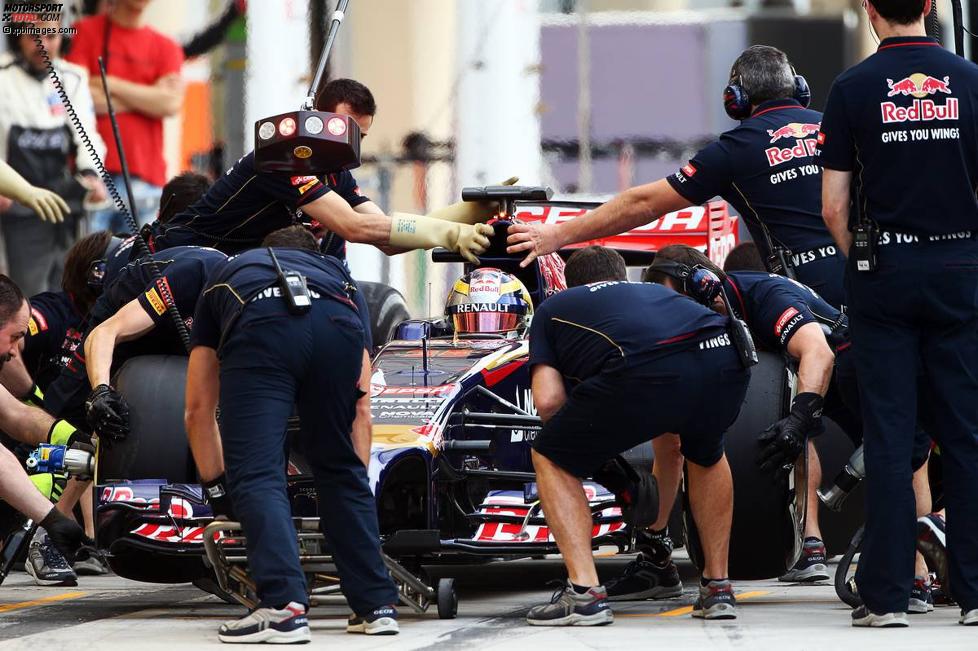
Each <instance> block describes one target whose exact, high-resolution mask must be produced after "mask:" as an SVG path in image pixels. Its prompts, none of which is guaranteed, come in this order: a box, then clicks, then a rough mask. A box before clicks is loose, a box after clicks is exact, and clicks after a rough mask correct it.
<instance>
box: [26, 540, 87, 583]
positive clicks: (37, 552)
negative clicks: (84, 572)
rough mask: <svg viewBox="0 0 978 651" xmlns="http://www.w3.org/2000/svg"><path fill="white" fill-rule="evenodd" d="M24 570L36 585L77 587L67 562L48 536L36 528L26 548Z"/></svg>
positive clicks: (75, 579) (73, 574) (76, 578)
mask: <svg viewBox="0 0 978 651" xmlns="http://www.w3.org/2000/svg"><path fill="white" fill-rule="evenodd" d="M24 569H25V570H26V571H27V573H28V574H30V575H31V576H32V577H33V578H34V583H36V584H37V585H44V586H52V585H60V586H72V585H78V576H77V575H76V574H75V571H74V570H72V569H71V566H70V565H68V561H66V560H65V557H64V556H62V555H61V552H59V551H58V549H57V548H56V547H55V546H54V544H53V543H52V542H51V539H50V538H48V534H47V533H46V532H45V531H44V529H41V528H40V527H38V529H37V533H35V534H34V538H33V539H32V540H31V544H30V545H29V546H28V548H27V561H26V562H25V563H24Z"/></svg>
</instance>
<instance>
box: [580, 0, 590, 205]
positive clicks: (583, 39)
mask: <svg viewBox="0 0 978 651" xmlns="http://www.w3.org/2000/svg"><path fill="white" fill-rule="evenodd" d="M577 16H578V21H577V145H578V147H577V151H578V173H577V191H578V192H583V193H590V192H591V39H590V36H589V34H588V0H578V3H577Z"/></svg>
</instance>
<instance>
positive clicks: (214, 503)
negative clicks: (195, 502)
mask: <svg viewBox="0 0 978 651" xmlns="http://www.w3.org/2000/svg"><path fill="white" fill-rule="evenodd" d="M201 486H202V487H203V489H204V499H206V500H207V503H208V504H210V505H211V511H213V512H214V519H215V520H234V519H235V517H234V506H233V505H232V504H231V494H230V493H228V490H227V488H226V486H227V476H225V475H224V473H221V475H220V476H218V477H216V478H215V479H212V480H210V481H205V482H204V483H203V484H201Z"/></svg>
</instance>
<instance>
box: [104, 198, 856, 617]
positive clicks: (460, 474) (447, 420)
mask: <svg viewBox="0 0 978 651" xmlns="http://www.w3.org/2000/svg"><path fill="white" fill-rule="evenodd" d="M480 191H482V192H485V191H491V192H493V193H494V194H493V198H495V199H501V200H503V201H504V203H505V205H506V210H505V214H504V215H501V219H499V220H498V221H497V223H496V224H495V229H496V235H495V237H494V239H493V242H492V246H491V247H490V249H489V250H488V251H487V252H486V254H485V255H483V256H482V258H481V264H480V265H479V266H478V267H474V266H472V265H467V266H466V276H465V277H463V279H462V280H460V281H459V282H458V283H456V285H455V286H454V287H453V289H452V292H451V293H450V295H449V298H448V301H447V306H446V315H444V316H437V317H432V318H426V319H408V318H405V317H406V316H407V311H406V309H405V308H404V305H403V299H402V298H401V297H400V295H399V294H397V293H396V292H395V291H394V290H393V289H391V288H389V287H384V286H372V285H370V284H364V285H365V286H364V291H366V292H367V297H368V299H369V302H370V304H371V311H372V318H373V324H374V325H373V329H374V337H375V342H380V343H382V344H383V345H382V346H381V347H380V349H379V351H378V352H377V354H376V355H375V357H374V359H373V376H372V399H371V411H372V415H373V446H372V450H371V459H370V466H369V471H368V475H369V479H370V483H371V489H372V490H373V492H374V494H375V496H376V499H377V508H378V517H379V523H380V531H381V536H382V538H383V542H384V545H383V548H384V552H385V554H386V556H387V558H386V560H387V563H388V566H389V567H390V569H391V571H392V575H393V576H394V578H395V581H396V582H397V583H398V585H399V587H400V589H401V594H402V599H403V601H404V602H405V603H406V604H408V605H411V606H412V607H414V608H415V609H416V610H419V611H423V610H425V609H426V608H427V607H428V605H429V604H433V603H437V605H438V612H439V615H441V616H443V617H451V616H453V615H454V612H455V605H456V600H455V594H454V587H453V584H452V580H451V579H450V578H449V579H442V580H441V581H440V582H439V584H438V585H435V586H432V585H428V584H427V583H426V582H425V580H424V574H423V571H422V566H423V565H451V564H454V563H461V562H466V563H471V562H479V561H480V560H486V561H488V560H499V559H513V558H521V557H522V558H525V557H537V556H540V555H544V554H550V553H557V547H556V544H555V543H554V541H553V538H552V537H551V535H550V532H549V530H548V529H547V526H546V522H545V519H544V514H543V513H542V511H541V509H540V505H539V501H538V498H537V496H536V487H535V483H534V480H535V477H534V474H533V468H532V464H531V462H530V443H531V442H532V440H533V438H534V437H535V435H536V432H537V431H538V430H539V429H540V422H539V419H538V418H537V417H536V415H535V409H534V407H533V400H532V396H531V392H530V377H529V369H528V367H527V359H528V342H527V340H526V330H527V328H526V325H527V323H528V319H529V315H530V314H532V310H533V308H534V307H535V306H537V305H539V304H540V302H542V301H544V300H546V299H547V297H548V296H550V295H552V294H554V293H556V292H559V291H561V290H562V289H564V288H565V284H564V278H563V260H562V258H561V257H560V256H558V255H557V254H552V255H549V256H543V257H541V258H539V259H537V260H536V261H535V262H534V263H533V264H532V265H530V266H528V267H527V268H525V269H524V268H520V266H519V262H520V257H519V256H510V255H508V254H506V252H505V231H506V228H507V227H508V225H509V224H510V223H511V222H512V221H513V220H517V221H523V222H530V221H541V220H543V221H551V222H553V221H560V220H566V219H586V218H587V217H586V213H587V211H588V210H589V209H591V208H593V207H594V206H595V205H597V204H587V203H579V202H578V203H574V202H560V201H551V200H550V199H549V196H550V193H549V190H547V189H545V188H521V187H505V188H485V189H480ZM474 192H475V191H466V193H464V194H463V196H465V198H479V197H478V193H477V192H475V194H473V193H474ZM594 243H598V244H603V245H606V246H611V247H613V248H615V249H617V250H618V251H620V252H621V253H622V254H623V256H624V257H625V258H626V261H628V262H629V264H630V265H639V264H648V263H649V262H651V260H652V258H653V257H654V252H655V251H656V250H657V249H659V248H661V247H663V246H665V245H667V244H673V243H684V244H689V245H692V246H697V247H699V248H700V249H701V250H705V251H706V252H707V253H708V255H709V256H710V257H711V258H712V259H713V260H714V261H715V262H717V263H720V264H722V262H723V259H724V258H725V256H726V254H727V252H728V251H729V250H730V249H731V248H732V247H733V246H734V245H735V244H736V243H737V218H736V217H734V216H731V215H730V214H729V212H728V208H727V205H726V204H725V203H723V202H715V203H710V204H708V205H706V206H704V207H696V208H690V209H687V210H682V211H679V212H676V213H671V214H669V215H666V216H664V217H662V218H661V219H659V220H657V221H656V222H653V223H651V224H649V225H648V226H646V227H643V228H640V229H637V230H635V231H632V232H630V233H626V234H624V235H621V236H618V237H615V238H610V239H608V240H604V241H601V242H594ZM582 246H583V245H582ZM565 253H567V252H565ZM432 256H433V260H434V261H435V262H445V263H451V262H461V260H460V258H458V257H457V256H456V255H454V254H451V253H449V252H448V251H444V250H436V251H434V252H433V253H432ZM480 296H491V300H493V301H504V302H508V304H509V305H511V306H512V309H511V310H507V312H505V313H502V314H501V313H499V312H494V313H487V312H486V311H484V310H480V308H479V305H480ZM761 358H762V359H761V364H759V365H758V366H756V367H755V368H754V371H753V376H752V381H751V386H750V389H749V391H748V395H747V399H746V402H745V405H744V407H743V409H742V411H741V416H740V418H739V419H738V421H737V422H736V423H735V424H734V426H733V427H732V428H731V430H730V431H729V432H728V433H727V455H728V458H729V461H730V464H731V467H732V470H733V475H734V482H735V486H734V495H735V506H734V521H733V532H732V537H731V548H730V575H731V577H734V578H768V577H773V576H778V575H779V574H781V573H783V572H784V571H786V570H787V569H788V568H789V567H790V566H791V565H792V564H793V563H794V561H795V559H796V558H797V555H798V553H799V550H800V544H801V536H800V532H801V531H802V527H803V521H802V520H803V514H804V512H805V509H804V504H803V500H804V495H805V493H806V491H804V490H802V491H798V496H797V499H796V495H795V491H794V490H793V488H792V486H791V485H790V484H789V485H785V484H778V483H776V482H775V480H774V479H773V477H770V476H767V475H764V474H763V473H761V472H760V471H759V470H758V469H757V468H756V466H755V458H756V453H757V444H756V438H757V435H758V433H759V432H761V431H762V430H763V429H764V428H765V427H767V426H768V425H769V424H770V423H772V422H774V421H775V420H777V419H778V418H780V417H781V416H782V415H783V414H785V413H786V412H787V409H788V405H789V401H790V397H791V385H792V372H791V369H790V365H788V364H786V362H785V360H784V359H783V358H782V357H781V356H779V355H775V354H772V353H762V354H761ZM185 375H186V359H185V358H179V357H142V358H135V359H133V360H130V361H129V362H128V363H127V364H126V365H125V366H124V367H123V368H122V369H121V370H120V371H119V373H118V376H117V378H116V381H115V386H117V387H118V388H119V390H120V391H121V392H122V393H123V394H124V395H125V397H126V399H127V401H128V402H129V404H130V406H131V410H132V434H131V435H130V437H129V438H128V439H127V440H126V441H124V442H123V443H121V444H117V445H116V446H114V447H113V448H112V449H111V450H110V451H108V452H107V453H106V454H103V458H102V459H101V460H100V462H99V467H98V470H97V473H98V474H97V477H96V484H97V489H96V493H97V497H96V502H97V504H96V512H97V539H98V544H99V547H100V548H103V549H107V550H108V552H109V556H108V562H109V565H110V566H111V568H112V569H113V570H114V571H115V572H116V573H117V574H119V575H120V576H124V577H126V578H130V579H135V580H140V581H152V582H194V583H195V584H196V585H198V586H199V587H201V588H203V589H206V590H209V591H212V592H215V593H218V594H220V595H221V596H224V597H226V598H228V597H233V598H235V599H237V600H238V601H241V602H242V603H246V604H248V605H253V603H254V600H253V594H252V592H253V590H252V587H251V584H250V581H249V579H248V576H247V570H246V565H245V558H244V552H243V549H244V548H243V542H242V533H241V531H240V529H239V528H238V526H237V525H236V524H235V523H226V522H212V520H213V518H212V513H211V511H210V508H209V507H208V505H207V503H206V501H205V500H204V499H203V497H202V494H201V489H200V486H199V485H198V484H197V483H196V482H197V477H196V473H195V470H194V464H193V460H192V458H191V455H190V453H189V449H188V447H187V443H186V435H185V433H184V429H183V422H182V416H183V387H184V385H185ZM650 408H654V406H650ZM830 429H831V426H830ZM833 434H839V433H838V432H829V436H824V437H822V439H823V440H828V441H829V442H830V443H831V444H832V445H833V446H836V447H837V448H838V449H837V450H836V449H831V450H830V449H826V450H823V451H822V459H823V464H828V465H826V467H827V468H834V467H835V466H836V465H839V466H841V464H842V463H843V461H844V460H845V459H846V458H847V457H848V455H849V453H850V452H851V448H846V446H847V445H848V443H847V439H846V437H844V436H841V435H833ZM625 458H626V459H627V460H628V462H629V463H630V464H632V465H633V467H634V468H635V470H637V471H639V472H649V471H650V469H651V445H648V444H646V445H644V446H640V447H638V448H635V449H634V450H632V451H630V452H629V453H628V454H626V455H625ZM288 472H289V476H290V492H291V497H292V503H293V514H294V516H295V522H296V529H297V535H298V536H299V539H300V549H301V550H302V560H303V563H304V567H306V568H307V571H308V575H309V577H310V586H311V589H312V595H311V600H312V602H313V603H315V602H316V599H317V597H318V596H320V595H323V594H330V593H332V592H335V590H336V585H335V581H334V580H332V579H331V576H333V575H331V574H330V565H329V563H330V558H329V554H328V539H327V538H326V537H324V536H323V535H322V533H320V532H319V531H318V521H317V520H316V517H315V516H316V513H317V508H316V503H317V500H323V499H327V500H328V499H330V496H328V495H316V492H315V490H314V489H313V487H312V482H311V477H310V476H309V474H308V472H307V469H306V467H305V464H304V462H303V458H302V451H301V450H300V449H293V450H292V451H291V455H290V463H289V468H288ZM827 474H830V473H827ZM585 490H586V494H587V497H588V500H589V502H590V506H591V512H592V516H593V521H594V526H593V530H592V536H593V544H594V546H595V547H598V546H601V545H613V546H616V547H617V548H618V549H619V550H620V551H628V550H629V549H631V533H632V532H631V531H629V527H627V526H626V522H625V519H624V518H623V515H622V509H621V505H620V504H618V503H617V501H616V498H615V496H614V495H613V494H612V492H611V491H609V490H607V489H606V488H605V487H603V486H602V485H600V484H598V483H596V482H593V481H592V482H587V483H586V485H585ZM857 502H858V500H851V503H857ZM683 511H688V509H684V508H683V505H682V504H679V505H678V506H677V518H676V522H677V526H673V527H670V530H671V531H670V532H671V535H673V537H674V538H675V539H676V542H677V543H679V544H683V543H684V542H685V544H686V545H687V547H688V548H689V551H690V557H691V558H692V560H693V561H694V563H697V564H699V563H700V558H701V556H700V553H699V550H698V537H697V534H696V530H695V525H694V523H693V521H692V518H691V517H683V514H682V512H683ZM833 517H834V518H836V521H838V520H839V518H840V517H841V518H843V519H845V520H846V522H845V525H844V526H841V525H838V524H833V520H832V518H833ZM679 518H681V520H680V519H679ZM858 519H859V516H858V514H856V515H852V516H845V515H843V516H838V515H827V516H826V519H825V521H824V526H825V528H826V529H828V530H829V531H828V532H826V533H827V538H828V543H829V545H830V547H834V548H835V549H841V548H844V547H845V544H846V543H847V542H848V540H849V537H850V535H851V533H852V530H854V529H855V526H856V523H857V522H858ZM850 521H851V524H850ZM679 522H682V524H681V525H680V524H678V523H679ZM834 528H835V529H842V530H840V531H839V532H838V533H837V534H833V533H832V530H833V529H834ZM327 534H328V532H327ZM215 572H216V575H215ZM442 573H444V572H442ZM215 576H216V578H217V581H216V583H215V581H214V579H215Z"/></svg>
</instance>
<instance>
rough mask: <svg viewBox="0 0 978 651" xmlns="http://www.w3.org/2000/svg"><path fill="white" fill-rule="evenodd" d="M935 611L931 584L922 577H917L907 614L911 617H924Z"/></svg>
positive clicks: (911, 592) (914, 581) (911, 591)
mask: <svg viewBox="0 0 978 651" xmlns="http://www.w3.org/2000/svg"><path fill="white" fill-rule="evenodd" d="M932 610H934V597H933V595H932V594H931V589H930V583H929V582H928V581H927V579H926V578H924V577H922V576H915V577H914V579H913V587H912V588H910V604H909V605H908V606H907V612H908V613H910V614H911V615H923V614H926V613H929V612H930V611H932Z"/></svg>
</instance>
